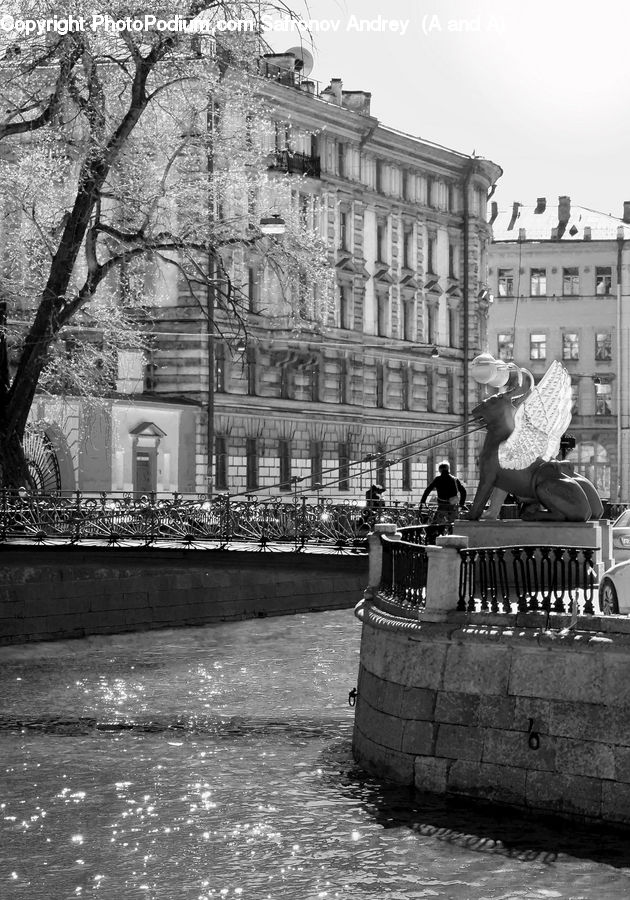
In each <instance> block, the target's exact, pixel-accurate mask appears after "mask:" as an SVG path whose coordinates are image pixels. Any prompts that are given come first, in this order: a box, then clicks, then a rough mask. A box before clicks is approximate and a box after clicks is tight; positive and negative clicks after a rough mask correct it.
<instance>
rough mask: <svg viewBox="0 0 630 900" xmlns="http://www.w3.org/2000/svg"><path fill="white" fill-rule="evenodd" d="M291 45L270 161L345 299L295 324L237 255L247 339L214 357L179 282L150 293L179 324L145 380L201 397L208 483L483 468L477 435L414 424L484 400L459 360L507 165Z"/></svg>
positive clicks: (276, 82)
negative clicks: (383, 116) (397, 120)
mask: <svg viewBox="0 0 630 900" xmlns="http://www.w3.org/2000/svg"><path fill="white" fill-rule="evenodd" d="M295 63H296V60H295V57H293V55H292V54H285V55H281V56H274V57H266V58H265V59H264V60H263V61H262V66H261V78H260V87H261V91H264V93H265V96H266V98H267V101H268V103H269V105H270V108H271V109H272V113H271V115H272V119H273V128H272V129H271V132H270V133H271V138H270V143H269V146H268V147H267V151H268V156H267V161H268V166H269V171H270V173H271V174H272V175H273V177H277V178H278V179H281V180H282V182H283V184H286V181H287V180H289V182H290V187H291V194H292V202H293V203H294V204H296V205H297V207H298V208H299V209H300V210H301V212H302V214H303V215H304V217H305V219H308V222H309V223H310V224H312V225H313V227H315V228H318V229H319V231H320V233H321V235H322V236H323V238H324V239H325V241H326V244H327V246H328V248H329V263H330V266H331V267H332V268H333V269H334V272H335V280H336V292H335V302H334V306H333V308H331V309H330V311H329V314H328V318H327V321H326V322H325V323H324V327H323V328H319V329H316V328H312V329H309V328H308V327H306V326H305V325H302V326H301V328H300V329H299V330H296V329H295V326H294V324H290V323H288V321H287V320H286V319H283V317H282V315H271V314H270V312H273V311H274V310H275V311H276V312H278V307H277V306H276V305H274V299H273V297H271V296H270V284H269V283H266V282H265V280H264V277H263V276H262V274H261V272H260V270H259V269H258V268H257V261H256V259H255V258H253V259H247V258H246V257H240V258H239V259H236V258H234V259H232V260H230V261H229V263H228V264H230V265H232V272H233V273H234V276H233V277H235V278H236V280H237V281H238V280H239V275H238V268H237V267H238V265H240V266H241V274H240V281H241V283H242V284H243V286H244V289H245V291H246V293H247V296H248V309H247V310H245V311H244V317H245V325H246V332H247V340H246V341H245V342H241V341H238V342H236V343H234V342H230V340H227V341H225V342H221V341H217V342H216V343H215V346H214V357H215V359H214V366H213V369H212V370H211V371H210V372H209V371H208V356H207V349H206V347H205V346H204V344H203V341H201V342H198V341H196V340H195V339H194V337H190V338H187V339H186V342H185V343H184V339H182V341H178V340H177V338H176V337H175V336H173V334H172V333H173V332H176V331H177V330H178V329H179V328H181V329H182V330H184V329H185V330H186V332H187V333H189V334H191V333H193V334H194V332H195V330H198V331H199V333H200V335H201V334H202V333H203V330H204V326H203V313H202V311H199V310H198V309H197V310H195V308H194V305H191V304H190V303H189V302H188V300H187V298H186V295H185V293H184V292H183V291H182V290H181V289H180V290H179V291H178V292H177V293H173V294H172V295H171V300H170V301H169V302H168V303H167V304H166V305H162V306H161V307H160V308H158V309H156V311H155V316H156V321H157V323H158V324H157V325H156V328H157V329H158V330H159V328H160V327H162V328H163V329H164V330H165V331H168V332H169V334H170V335H171V336H170V337H169V338H168V339H166V338H165V339H164V340H160V339H159V338H158V340H157V342H156V349H155V352H154V354H153V358H152V360H151V366H152V374H151V383H150V388H151V391H150V396H152V397H153V398H155V399H158V398H162V399H164V400H165V401H166V400H167V399H174V400H178V401H182V400H186V401H187V402H191V403H194V404H196V405H197V408H198V410H199V419H198V432H197V446H196V472H195V481H196V487H197V489H198V490H199V491H204V490H206V489H207V488H208V487H210V488H211V489H212V490H213V491H229V492H230V493H232V494H256V495H260V494H271V495H282V494H284V493H290V492H291V491H295V490H299V491H304V490H309V491H311V493H312V496H315V495H317V496H321V497H329V498H335V499H341V498H362V497H363V496H364V492H365V490H366V488H367V486H369V484H370V483H371V481H373V480H377V481H380V482H382V483H383V484H385V485H386V486H387V487H388V488H390V489H391V495H392V497H393V498H394V499H398V500H411V499H414V500H417V499H418V497H419V494H420V493H421V491H422V489H423V487H424V486H425V484H426V482H427V479H428V478H429V477H432V475H433V473H434V470H435V466H436V465H437V463H438V462H439V461H441V460H442V459H444V458H447V459H450V461H451V462H452V464H453V466H454V468H455V469H456V470H457V472H458V473H459V474H460V477H462V478H464V479H468V478H474V472H475V462H474V458H475V447H473V446H472V445H471V443H470V442H469V439H468V438H464V439H463V440H461V441H460V442H458V443H457V444H453V445H449V446H445V447H440V448H437V449H435V450H433V451H432V452H426V443H425V444H424V445H423V444H422V443H418V441H419V440H420V439H422V438H426V437H428V436H429V435H432V434H434V433H435V432H438V431H442V430H444V429H445V428H448V427H449V426H454V425H457V424H458V423H462V422H463V421H464V420H465V419H466V418H467V417H468V412H469V409H470V408H471V405H470V404H471V399H472V400H473V401H474V397H475V389H476V386H475V385H474V384H471V383H470V381H469V379H468V372H467V367H466V365H465V360H466V359H471V358H472V357H473V356H474V355H475V354H476V353H477V352H478V351H479V349H480V348H481V347H482V346H483V345H484V344H485V342H486V324H487V311H488V291H487V288H486V267H487V252H488V244H489V240H490V229H489V226H488V224H487V215H486V202H487V196H488V191H489V190H490V188H491V187H492V185H493V184H494V182H495V181H496V179H497V178H498V177H499V175H500V174H501V170H500V169H499V167H498V166H496V165H495V164H494V163H492V162H489V161H488V160H485V159H481V158H477V157H470V156H467V155H465V154H461V153H458V152H456V151H453V150H449V149H447V148H444V147H441V146H439V145H437V144H433V143H431V142H430V141H426V140H423V139H420V138H416V137H412V136H410V135H407V134H403V133H401V132H398V131H395V130H393V129H390V128H387V127H386V126H384V125H382V124H381V123H380V122H379V121H378V120H377V119H376V118H374V117H373V116H372V115H371V112H370V94H369V93H367V92H364V91H347V90H344V88H343V85H342V82H341V81H340V80H339V79H333V80H332V81H331V82H330V84H329V85H328V86H326V87H322V86H321V85H319V84H317V83H316V82H314V81H312V80H310V79H308V78H307V77H305V73H304V72H303V71H302V70H301V69H300V66H299V65H298V66H296V65H295ZM180 288H181V286H180ZM217 315H219V316H220V312H219V313H217ZM160 323H161V324H160ZM212 388H213V394H214V398H213V399H214V402H213V404H212V405H211V409H210V412H211V415H212V419H213V421H212V423H210V424H211V427H210V428H209V427H208V424H209V423H208V392H209V390H212ZM145 396H146V395H145ZM209 440H211V441H213V443H214V454H213V461H212V469H211V472H209V471H208V454H207V447H208V441H209ZM421 446H424V447H425V452H422V453H418V449H419V448H420V447H421ZM158 468H159V466H158ZM209 482H211V483H210V484H209Z"/></svg>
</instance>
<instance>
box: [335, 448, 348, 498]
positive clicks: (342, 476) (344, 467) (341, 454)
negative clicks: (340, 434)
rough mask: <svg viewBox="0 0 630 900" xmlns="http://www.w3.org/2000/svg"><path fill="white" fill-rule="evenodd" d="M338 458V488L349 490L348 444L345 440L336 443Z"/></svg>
mask: <svg viewBox="0 0 630 900" xmlns="http://www.w3.org/2000/svg"><path fill="white" fill-rule="evenodd" d="M337 456H338V459H339V485H338V487H339V490H340V491H349V490H350V445H349V444H348V442H347V441H340V442H339V444H338V445H337Z"/></svg>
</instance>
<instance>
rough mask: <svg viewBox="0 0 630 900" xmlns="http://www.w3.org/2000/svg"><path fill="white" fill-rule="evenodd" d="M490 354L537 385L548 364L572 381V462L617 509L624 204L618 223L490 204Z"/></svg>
mask: <svg viewBox="0 0 630 900" xmlns="http://www.w3.org/2000/svg"><path fill="white" fill-rule="evenodd" d="M490 222H491V225H492V230H493V242H492V244H491V246H490V254H489V269H488V281H489V284H490V287H491V290H492V293H493V295H494V302H493V304H492V306H491V310H490V314H489V350H490V352H491V353H493V354H494V355H495V356H497V357H498V358H501V359H504V360H509V361H511V360H514V361H515V362H516V363H517V364H518V365H521V366H524V367H525V368H527V369H529V370H530V371H531V372H532V374H533V375H534V376H535V378H536V379H538V378H539V377H540V376H542V375H543V373H544V372H545V371H546V369H547V368H548V366H549V365H550V363H551V361H552V360H554V359H557V360H560V361H561V362H562V363H563V365H564V366H565V367H566V368H567V370H568V372H569V374H570V375H571V383H572V390H573V419H572V422H571V427H570V431H571V434H572V435H573V436H574V437H575V439H576V447H575V449H574V450H573V451H572V452H571V454H570V456H569V457H568V459H570V460H571V461H572V462H573V463H574V464H575V466H576V469H577V470H579V471H580V472H581V473H582V474H584V475H586V476H587V477H588V478H589V479H590V480H591V481H592V482H593V483H594V484H595V485H596V487H597V489H598V491H599V493H600V495H601V496H602V497H604V498H610V499H612V500H613V501H615V502H625V501H627V500H628V499H629V497H630V485H629V484H628V463H629V461H630V455H629V448H628V421H629V419H628V414H629V411H630V406H629V403H630V399H629V395H628V390H629V382H628V327H629V324H630V308H629V306H628V304H629V303H630V287H629V282H630V254H629V252H628V241H629V239H630V203H624V208H623V214H622V216H621V217H620V218H615V217H613V216H609V215H605V214H603V213H598V212H595V211H593V210H590V209H586V208H584V207H580V206H575V205H572V203H571V198H570V197H567V196H561V197H559V198H558V202H557V204H556V203H553V204H548V203H547V201H546V198H544V197H541V198H539V199H538V200H537V203H536V204H535V205H532V206H527V205H524V204H521V203H514V204H513V206H512V207H510V208H509V209H505V210H503V209H499V208H498V207H497V205H496V204H494V203H493V204H492V210H491V216H490Z"/></svg>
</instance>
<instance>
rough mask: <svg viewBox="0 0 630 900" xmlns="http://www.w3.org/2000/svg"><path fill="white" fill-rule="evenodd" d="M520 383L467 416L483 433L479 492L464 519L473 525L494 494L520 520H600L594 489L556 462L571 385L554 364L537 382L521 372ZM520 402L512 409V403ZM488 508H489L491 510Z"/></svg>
mask: <svg viewBox="0 0 630 900" xmlns="http://www.w3.org/2000/svg"><path fill="white" fill-rule="evenodd" d="M521 371H522V372H524V373H525V375H527V376H528V378H529V380H530V385H529V387H528V388H523V387H522V382H521V383H519V384H516V385H515V386H514V387H512V388H510V389H509V390H507V391H504V392H503V393H502V394H495V395H494V396H492V397H488V399H487V400H484V401H483V402H482V403H480V404H479V405H478V406H476V407H475V409H473V411H472V415H473V418H475V419H478V420H480V421H482V422H483V423H484V424H485V426H486V429H487V434H486V439H485V441H484V445H483V447H482V450H481V454H480V456H479V487H478V488H477V493H476V494H475V499H474V501H473V504H472V507H471V510H470V513H469V515H468V518H470V519H479V518H481V515H482V513H483V512H484V510H485V507H486V503H487V502H488V500H489V499H490V497H491V495H492V493H493V491H494V490H495V489H497V490H499V491H502V492H504V493H505V492H509V493H512V494H514V495H515V496H516V497H518V498H519V500H521V501H522V502H523V503H524V506H523V508H522V510H521V518H522V519H527V520H529V521H532V520H547V521H555V522H587V521H588V520H589V519H593V518H594V519H597V518H600V517H601V515H602V514H603V505H602V501H601V499H600V497H599V494H598V493H597V491H596V489H595V487H594V486H593V485H592V484H591V482H590V481H589V480H588V479H587V478H584V477H583V476H582V475H577V474H575V472H574V471H573V468H572V466H571V464H570V463H567V462H561V461H560V460H558V459H556V456H557V455H558V451H559V449H560V438H561V437H562V435H563V434H564V432H565V431H566V430H567V428H568V426H569V423H570V421H571V379H570V377H569V374H568V372H567V370H566V369H565V368H564V366H562V365H561V364H560V363H559V362H557V361H554V362H553V363H552V364H551V366H550V367H549V369H548V370H547V372H546V373H545V375H544V376H543V377H542V378H541V380H540V382H539V383H538V384H537V385H535V384H534V378H533V376H532V374H531V373H530V372H528V371H527V370H526V369H524V370H521ZM521 377H522V376H521ZM519 400H520V401H521V402H520V404H518V401H519ZM493 506H494V504H493Z"/></svg>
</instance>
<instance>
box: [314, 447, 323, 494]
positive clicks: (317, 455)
mask: <svg viewBox="0 0 630 900" xmlns="http://www.w3.org/2000/svg"><path fill="white" fill-rule="evenodd" d="M321 486H322V442H321V441H311V488H312V489H313V490H317V488H318V487H320V488H321Z"/></svg>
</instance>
